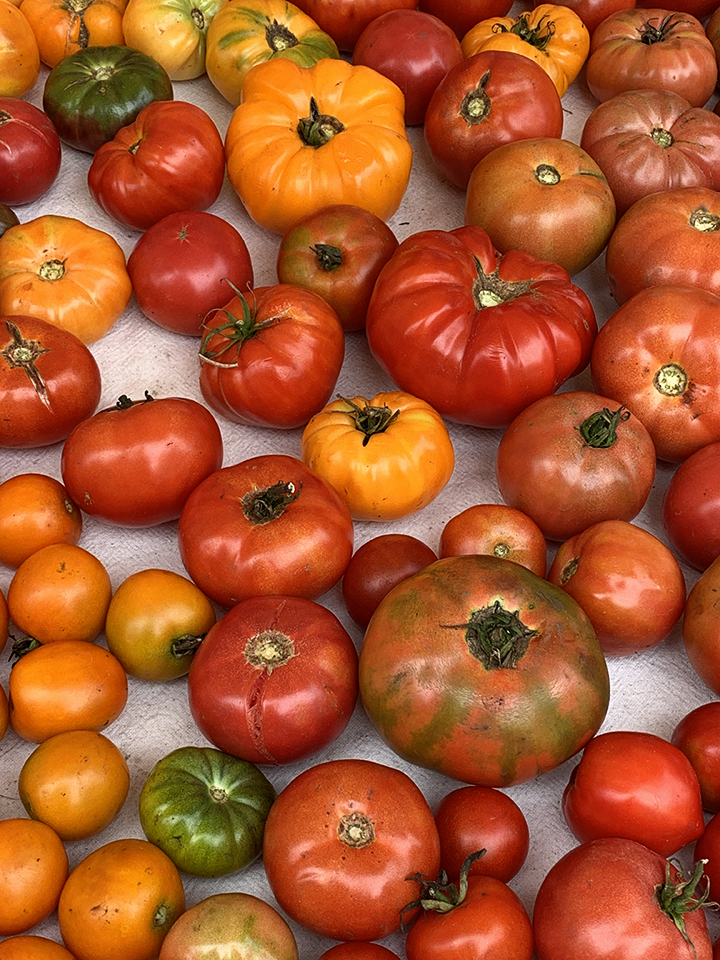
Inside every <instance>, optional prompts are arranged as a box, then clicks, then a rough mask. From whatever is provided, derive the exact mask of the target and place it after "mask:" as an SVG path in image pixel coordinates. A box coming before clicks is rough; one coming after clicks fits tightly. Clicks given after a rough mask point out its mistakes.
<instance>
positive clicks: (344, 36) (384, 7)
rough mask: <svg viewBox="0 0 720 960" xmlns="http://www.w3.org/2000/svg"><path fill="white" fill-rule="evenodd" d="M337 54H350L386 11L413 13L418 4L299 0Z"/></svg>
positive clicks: (413, 0)
mask: <svg viewBox="0 0 720 960" xmlns="http://www.w3.org/2000/svg"><path fill="white" fill-rule="evenodd" d="M296 6H298V7H300V9H301V10H303V11H304V12H305V13H307V14H308V16H310V17H312V19H313V20H314V21H315V23H317V25H318V26H319V27H320V29H321V30H324V31H325V33H329V34H330V36H331V37H332V38H333V40H334V41H335V43H336V44H337V45H338V47H339V48H340V50H346V51H351V50H353V48H354V47H355V44H356V43H357V41H358V37H359V36H360V34H361V33H362V32H363V30H364V29H365V27H366V26H367V25H368V24H369V23H370V22H371V21H373V20H375V18H376V17H379V16H380V15H381V14H383V13H387V11H388V10H414V9H415V7H416V6H417V0H298V2H297V4H296Z"/></svg>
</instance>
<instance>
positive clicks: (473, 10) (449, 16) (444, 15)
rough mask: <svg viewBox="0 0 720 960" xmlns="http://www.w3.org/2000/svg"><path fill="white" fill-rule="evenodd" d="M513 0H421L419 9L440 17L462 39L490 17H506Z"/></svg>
mask: <svg viewBox="0 0 720 960" xmlns="http://www.w3.org/2000/svg"><path fill="white" fill-rule="evenodd" d="M511 6H512V3H511V0H463V2H462V3H457V0H420V3H419V4H418V9H420V10H425V11H426V13H432V14H433V15H434V16H436V17H439V18H440V19H441V20H442V21H443V23H447V24H448V26H450V27H452V28H453V30H454V31H455V33H456V34H457V36H458V37H460V39H462V38H463V37H464V36H465V34H466V33H467V32H468V30H469V29H470V28H471V27H474V26H475V24H476V23H480V21H481V20H486V19H487V18H488V17H504V16H505V14H506V13H507V12H508V10H509V9H510V7H511Z"/></svg>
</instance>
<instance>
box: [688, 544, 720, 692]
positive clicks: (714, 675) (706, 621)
mask: <svg viewBox="0 0 720 960" xmlns="http://www.w3.org/2000/svg"><path fill="white" fill-rule="evenodd" d="M719 593H720V559H717V560H713V562H712V563H711V564H710V566H709V567H708V568H707V570H705V571H704V573H702V574H701V575H700V577H699V579H698V580H697V581H696V583H695V585H694V586H693V588H692V590H691V591H690V593H689V595H688V598H687V602H686V603H685V616H684V617H683V642H684V644H685V651H686V653H687V655H688V660H689V661H690V663H691V664H692V666H693V668H694V669H695V672H696V673H697V674H698V676H699V677H700V678H701V679H702V680H703V681H704V682H705V683H706V684H707V685H708V687H710V689H711V690H712V691H713V692H714V693H716V694H718V696H720V604H718V594H719Z"/></svg>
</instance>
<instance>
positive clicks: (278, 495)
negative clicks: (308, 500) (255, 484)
mask: <svg viewBox="0 0 720 960" xmlns="http://www.w3.org/2000/svg"><path fill="white" fill-rule="evenodd" d="M299 496H300V490H298V489H297V487H296V486H295V484H294V483H285V481H284V480H278V482H277V483H273V484H272V486H269V487H264V488H263V489H262V490H251V491H250V492H249V493H246V494H245V496H244V497H243V498H242V500H241V501H240V502H241V503H242V509H243V513H244V514H245V516H246V517H247V519H248V520H249V521H250V523H252V524H263V523H270V521H271V520H276V519H277V518H278V517H281V516H282V515H283V513H285V510H286V509H287V507H288V504H290V503H292V502H293V500H297V498H298V497H299Z"/></svg>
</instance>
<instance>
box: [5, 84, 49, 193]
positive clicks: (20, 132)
mask: <svg viewBox="0 0 720 960" xmlns="http://www.w3.org/2000/svg"><path fill="white" fill-rule="evenodd" d="M0 145H2V151H0V200H2V201H4V202H5V203H11V204H13V205H14V204H22V203H31V202H32V201H33V200H37V199H38V198H39V197H41V196H42V195H43V194H44V193H47V191H48V190H49V189H50V187H51V186H52V185H53V183H54V182H55V180H56V179H57V175H58V173H59V171H60V163H61V159H62V156H61V154H62V149H61V146H60V137H58V135H57V130H56V129H55V126H54V124H53V122H52V120H51V119H50V117H48V116H47V114H45V113H43V111H42V110H40V109H38V107H36V106H34V105H33V104H32V103H28V102H27V101H26V100H20V99H18V98H16V97H3V98H1V99H0Z"/></svg>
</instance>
